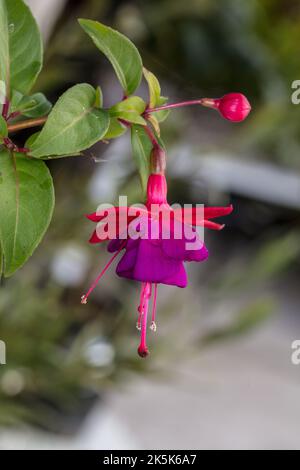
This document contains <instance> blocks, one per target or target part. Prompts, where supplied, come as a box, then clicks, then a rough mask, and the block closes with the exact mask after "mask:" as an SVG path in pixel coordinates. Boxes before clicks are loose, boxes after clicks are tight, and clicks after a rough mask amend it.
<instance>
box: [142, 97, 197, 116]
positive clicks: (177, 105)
mask: <svg viewBox="0 0 300 470" xmlns="http://www.w3.org/2000/svg"><path fill="white" fill-rule="evenodd" d="M202 101H203V100H202V99H200V100H192V101H182V102H181V103H171V104H165V105H163V106H158V107H157V108H149V109H147V110H146V112H145V114H149V113H156V112H158V111H164V110H165V109H173V108H183V107H184V106H191V105H194V104H202Z"/></svg>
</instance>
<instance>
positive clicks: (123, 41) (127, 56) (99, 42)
mask: <svg viewBox="0 0 300 470" xmlns="http://www.w3.org/2000/svg"><path fill="white" fill-rule="evenodd" d="M78 21H79V24H80V26H81V27H82V28H83V29H84V31H85V32H86V33H87V34H88V35H89V36H90V37H91V38H92V40H93V41H94V43H95V45H96V46H97V47H98V49H100V51H101V52H103V54H105V55H106V57H107V58H108V59H109V61H110V62H111V64H112V66H113V68H114V69H115V72H116V74H117V77H118V79H119V81H120V83H121V85H122V87H123V90H124V93H125V94H126V95H131V94H132V93H133V92H134V91H135V90H136V89H137V87H138V86H139V84H140V82H141V79H142V67H143V65H142V59H141V56H140V54H139V52H138V50H137V48H136V47H135V45H134V44H133V43H132V42H131V41H130V40H129V39H128V38H127V37H126V36H124V35H123V34H121V33H119V32H118V31H115V30H114V29H112V28H109V27H108V26H105V25H104V24H101V23H99V22H98V21H92V20H84V19H80V20H78Z"/></svg>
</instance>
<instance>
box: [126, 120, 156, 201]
mask: <svg viewBox="0 0 300 470" xmlns="http://www.w3.org/2000/svg"><path fill="white" fill-rule="evenodd" d="M131 145H132V153H133V158H134V160H135V163H136V166H137V169H138V172H139V176H140V180H141V184H142V189H143V191H144V192H145V191H146V188H147V181H148V176H149V171H150V153H151V150H152V144H151V142H150V140H149V137H148V134H147V132H146V131H145V129H144V128H143V127H142V126H138V125H133V126H132V127H131Z"/></svg>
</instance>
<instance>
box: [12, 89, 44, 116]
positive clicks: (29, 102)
mask: <svg viewBox="0 0 300 470" xmlns="http://www.w3.org/2000/svg"><path fill="white" fill-rule="evenodd" d="M51 108H52V104H51V103H50V101H48V100H47V98H46V96H45V95H43V93H35V94H34V95H32V96H24V97H23V98H22V99H21V100H20V101H19V103H18V106H17V109H16V110H17V111H20V112H21V114H22V115H24V116H27V117H31V118H37V117H40V116H46V115H47V114H48V113H49V112H50V111H51Z"/></svg>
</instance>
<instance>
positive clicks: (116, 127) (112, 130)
mask: <svg viewBox="0 0 300 470" xmlns="http://www.w3.org/2000/svg"><path fill="white" fill-rule="evenodd" d="M126 129H127V128H126V127H125V126H123V124H121V123H120V122H119V121H118V119H117V118H114V117H113V118H111V119H110V123H109V128H108V130H107V132H106V134H105V136H104V137H103V139H104V140H105V139H115V138H116V137H120V135H122V134H124V133H125V132H126Z"/></svg>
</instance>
